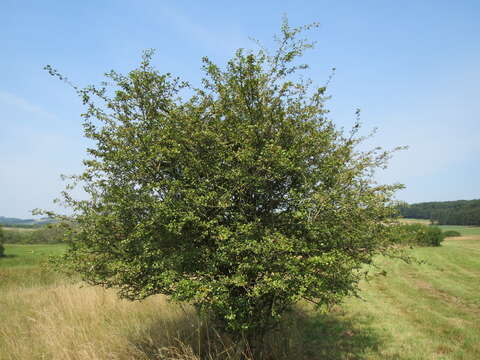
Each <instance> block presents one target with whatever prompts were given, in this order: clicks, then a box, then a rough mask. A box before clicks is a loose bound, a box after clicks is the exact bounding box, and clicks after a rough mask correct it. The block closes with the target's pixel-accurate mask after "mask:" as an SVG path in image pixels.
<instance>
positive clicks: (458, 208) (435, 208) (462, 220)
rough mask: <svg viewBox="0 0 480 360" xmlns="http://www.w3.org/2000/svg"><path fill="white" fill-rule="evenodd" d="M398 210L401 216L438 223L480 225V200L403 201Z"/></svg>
mask: <svg viewBox="0 0 480 360" xmlns="http://www.w3.org/2000/svg"><path fill="white" fill-rule="evenodd" d="M399 211H400V214H401V215H402V216H403V217H406V218H413V219H430V220H431V221H432V222H433V223H435V224H438V225H477V226H478V225H480V200H458V201H436V202H425V203H418V204H406V203H403V204H400V205H399Z"/></svg>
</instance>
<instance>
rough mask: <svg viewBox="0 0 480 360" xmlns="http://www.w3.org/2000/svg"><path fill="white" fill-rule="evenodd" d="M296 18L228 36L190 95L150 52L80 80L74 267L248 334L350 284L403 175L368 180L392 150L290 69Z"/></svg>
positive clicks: (378, 246) (377, 248)
mask: <svg viewBox="0 0 480 360" xmlns="http://www.w3.org/2000/svg"><path fill="white" fill-rule="evenodd" d="M301 30H302V29H291V28H289V26H288V24H287V23H284V26H283V27H282V36H281V37H280V38H279V39H278V40H279V42H280V43H279V48H278V49H277V50H276V52H275V53H274V54H273V55H269V53H266V52H265V51H263V50H260V51H259V53H253V52H247V51H244V50H238V51H237V53H236V55H235V56H234V58H233V59H232V60H230V61H229V62H228V65H227V67H226V69H221V68H220V67H218V66H217V65H215V64H213V63H212V62H211V61H210V60H208V59H207V58H205V59H204V70H205V72H206V75H205V78H204V79H203V82H202V84H203V85H204V88H203V89H194V88H191V89H190V90H189V91H188V92H187V96H190V95H189V94H191V93H194V94H195V95H194V96H193V97H191V98H187V99H182V98H179V94H180V90H181V89H182V88H183V87H185V86H187V85H186V84H185V83H183V82H179V81H178V80H177V79H172V78H171V77H170V76H169V75H168V74H167V75H163V74H161V73H159V72H158V71H157V70H156V69H155V68H153V66H152V65H151V53H150V52H147V53H146V54H145V56H144V59H143V62H142V64H141V66H140V67H139V68H137V69H135V70H133V71H131V72H130V73H128V74H127V75H122V74H118V73H115V72H111V73H109V74H108V75H107V76H108V77H109V78H110V80H111V81H110V84H113V85H114V87H113V88H105V89H103V90H102V89H99V88H97V87H95V86H91V87H87V88H85V89H82V90H78V88H77V90H78V92H79V94H80V95H81V96H82V99H83V101H84V102H85V104H86V105H87V106H88V111H87V112H86V113H85V114H84V117H85V123H84V126H85V135H86V136H87V137H88V138H90V139H92V140H93V141H94V142H93V144H94V147H93V148H91V149H89V152H90V154H91V155H92V157H91V158H89V160H86V161H85V162H84V163H85V165H86V168H85V172H84V173H83V174H82V175H80V176H79V177H76V178H74V179H76V180H79V181H83V182H85V183H87V185H86V186H84V189H85V190H86V191H87V192H88V193H89V195H91V196H89V199H90V200H85V201H75V200H74V199H72V197H70V196H67V197H66V198H65V201H66V203H67V204H69V205H71V206H72V208H73V212H74V214H75V216H74V219H72V223H75V224H76V225H75V226H76V227H77V228H76V229H74V231H73V233H72V241H71V243H70V247H69V251H68V252H67V254H66V260H67V262H68V264H69V265H70V266H71V268H72V269H73V270H75V271H77V272H79V273H80V274H82V276H83V278H84V279H85V280H86V281H88V282H89V283H91V284H96V285H101V286H105V287H115V288H118V289H119V291H120V295H121V296H123V297H125V298H128V299H131V300H140V299H143V298H146V297H148V296H150V295H155V294H165V295H168V296H171V297H172V298H173V299H174V300H178V301H185V302H189V303H192V304H194V305H195V307H196V308H197V309H198V310H199V312H200V313H201V314H208V315H209V316H211V317H212V318H213V320H214V321H213V323H214V324H215V325H216V328H218V329H220V330H222V331H225V332H228V333H229V334H230V335H232V337H234V338H235V339H237V340H238V343H239V344H240V343H241V342H243V341H245V342H246V343H248V344H250V345H251V346H252V347H255V346H254V345H255V344H261V340H262V337H263V335H264V334H265V333H266V331H267V330H269V329H271V328H272V327H274V326H275V325H277V324H278V321H279V320H280V318H281V316H282V315H283V314H285V312H287V311H288V310H289V309H291V308H292V306H293V304H295V303H296V302H297V301H299V300H301V299H306V300H309V301H312V302H314V303H316V304H318V306H329V305H332V304H335V303H338V302H339V301H341V299H342V298H343V297H344V296H346V295H348V294H353V293H355V292H356V290H357V285H358V282H359V280H360V279H361V275H360V272H359V271H358V269H359V268H361V266H362V265H363V264H366V263H370V262H371V260H372V258H373V257H374V256H376V255H377V254H379V253H384V252H385V251H386V249H388V247H389V245H391V244H390V242H389V240H390V239H389V238H388V233H389V231H390V229H389V226H388V224H389V222H390V220H389V219H391V217H392V216H393V213H394V209H393V207H392V205H391V204H392V203H391V198H392V195H393V193H394V191H395V190H396V189H398V188H400V187H401V186H400V185H392V186H389V185H384V186H383V185H382V186H377V185H373V184H374V182H373V181H372V180H371V176H372V174H373V170H374V169H375V168H377V167H382V166H384V165H385V163H386V161H387V160H388V158H389V155H390V152H385V151H382V150H378V149H374V150H372V151H367V152H361V151H360V150H358V146H359V144H360V143H361V142H362V139H363V138H362V137H361V136H359V135H358V133H357V132H358V129H359V124H358V123H357V124H356V125H355V126H354V128H353V129H352V131H351V132H349V133H344V132H343V131H342V130H339V129H337V128H336V127H335V125H334V124H333V123H332V122H331V121H330V120H329V119H328V117H327V116H326V110H325V108H324V101H325V98H326V94H325V91H326V89H325V87H321V88H317V89H311V88H308V86H309V84H310V83H309V82H308V81H305V80H303V79H302V78H301V77H300V78H296V77H295V71H296V70H301V69H304V68H305V67H304V66H302V65H294V64H292V61H294V60H295V58H296V57H298V56H300V55H302V53H303V51H304V50H305V49H308V48H309V47H311V45H310V44H307V43H305V42H304V41H302V40H296V39H295V35H297V34H298V32H300V31H301ZM48 69H49V71H50V72H51V73H52V74H54V75H57V74H58V73H56V72H55V71H54V70H53V69H52V68H48ZM60 78H61V79H63V77H61V76H60ZM102 86H103V85H102ZM97 99H98V100H100V102H97ZM101 104H104V105H105V106H104V107H103V105H101Z"/></svg>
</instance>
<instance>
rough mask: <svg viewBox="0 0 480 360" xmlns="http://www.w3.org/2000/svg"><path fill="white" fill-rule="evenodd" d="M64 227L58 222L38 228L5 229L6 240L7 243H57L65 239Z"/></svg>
mask: <svg viewBox="0 0 480 360" xmlns="http://www.w3.org/2000/svg"><path fill="white" fill-rule="evenodd" d="M63 236H64V229H63V228H62V227H61V226H59V225H58V224H51V225H46V226H43V227H41V228H36V229H27V230H26V229H19V228H12V229H4V230H3V237H4V242H5V243H7V244H56V243H60V242H62V241H63Z"/></svg>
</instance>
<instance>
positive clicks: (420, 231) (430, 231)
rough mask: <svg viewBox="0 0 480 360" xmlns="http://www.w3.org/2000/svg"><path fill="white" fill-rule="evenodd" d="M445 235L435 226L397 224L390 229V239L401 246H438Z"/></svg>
mask: <svg viewBox="0 0 480 360" xmlns="http://www.w3.org/2000/svg"><path fill="white" fill-rule="evenodd" d="M444 238H445V234H444V233H442V230H441V229H440V228H439V227H437V226H431V225H430V226H429V225H423V224H399V225H396V226H393V227H392V239H393V241H394V242H396V243H398V244H403V245H417V246H440V245H441V243H442V241H443V240H444Z"/></svg>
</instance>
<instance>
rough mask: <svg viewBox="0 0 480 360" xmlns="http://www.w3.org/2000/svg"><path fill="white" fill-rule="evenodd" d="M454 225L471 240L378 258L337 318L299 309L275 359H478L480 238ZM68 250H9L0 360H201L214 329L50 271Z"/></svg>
mask: <svg viewBox="0 0 480 360" xmlns="http://www.w3.org/2000/svg"><path fill="white" fill-rule="evenodd" d="M446 228H448V229H449V230H450V229H453V230H456V231H459V232H460V233H462V234H464V235H466V236H463V237H456V238H449V239H447V240H445V241H444V243H443V245H442V246H441V247H438V248H415V249H413V250H411V253H412V255H414V256H415V257H416V258H417V259H419V260H423V261H424V263H415V264H406V263H404V262H402V261H399V260H392V259H385V258H380V259H378V263H379V266H380V268H379V269H378V270H374V273H377V275H375V276H373V277H372V279H370V280H369V281H365V282H364V283H362V285H361V287H362V291H361V293H360V296H361V298H349V299H347V301H345V303H344V304H343V305H342V306H337V307H336V308H334V309H333V310H332V311H331V312H329V313H319V312H315V311H314V310H313V309H311V307H310V306H308V305H307V304H299V305H298V307H297V309H296V310H295V311H294V312H293V313H292V314H289V316H288V318H287V319H286V320H285V323H284V324H283V327H282V329H280V331H278V332H275V333H274V334H272V335H271V336H270V337H269V339H267V341H268V344H269V349H270V351H271V354H272V359H334V360H335V359H418V360H420V359H422V360H423V359H472V360H476V359H480V321H478V319H479V318H480V281H479V279H480V234H479V233H478V232H477V231H478V228H468V227H451V226H449V227H446ZM64 249H65V246H64V245H9V244H7V245H6V254H7V257H6V258H2V259H1V260H0V359H1V360H13V359H15V360H20V359H21V360H24V359H27V360H28V359H54V360H56V359H58V360H60V359H62V360H63V359H67V360H68V359H79V360H80V359H82V360H83V359H85V360H86V359H164V358H165V359H200V357H199V356H198V353H199V350H198V349H199V348H202V346H203V348H204V349H205V344H206V343H207V340H206V339H208V337H206V335H205V334H208V332H207V331H206V329H207V328H208V324H205V323H201V322H200V321H199V320H197V319H196V317H195V316H194V315H193V310H192V309H191V308H190V307H188V306H186V307H185V306H184V307H180V306H179V305H175V304H174V303H171V302H169V301H167V300H166V299H165V297H163V296H154V297H151V298H149V299H147V300H145V301H142V302H134V303H132V302H128V301H124V300H120V299H118V298H117V297H116V295H115V294H114V292H113V291H111V290H103V289H100V288H92V287H89V286H85V285H82V284H80V283H78V282H77V281H74V280H67V279H66V278H65V277H64V276H63V275H60V274H57V273H56V272H54V271H53V270H52V269H49V268H48V266H46V265H45V261H46V260H47V258H48V257H49V255H55V254H60V253H61V252H62V251H64ZM381 269H385V271H386V274H385V273H384V272H382V271H381ZM210 335H211V336H215V335H214V334H213V335H212V334H210ZM204 351H205V350H204ZM224 351H225V353H224V355H223V358H224V359H234V358H235V357H233V355H229V354H231V353H230V352H228V344H225V349H224Z"/></svg>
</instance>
